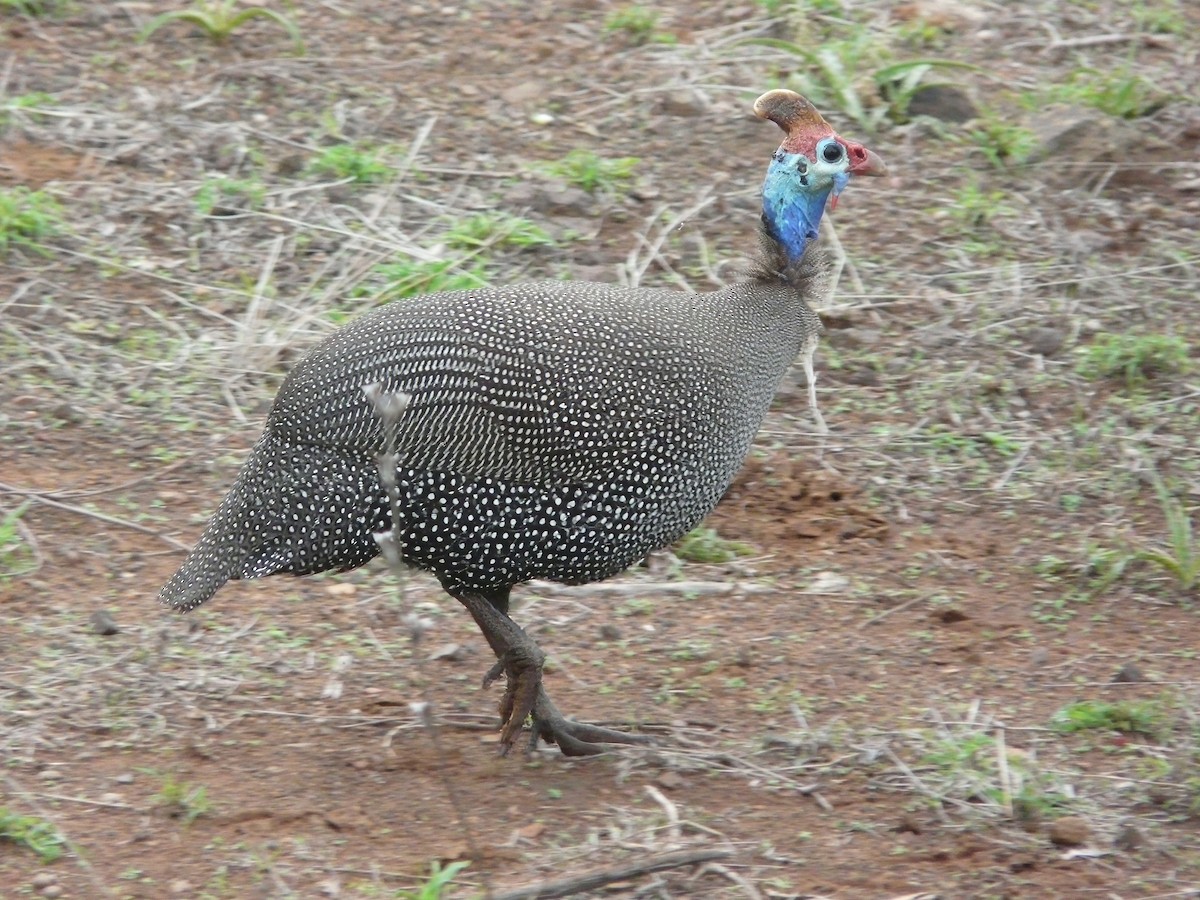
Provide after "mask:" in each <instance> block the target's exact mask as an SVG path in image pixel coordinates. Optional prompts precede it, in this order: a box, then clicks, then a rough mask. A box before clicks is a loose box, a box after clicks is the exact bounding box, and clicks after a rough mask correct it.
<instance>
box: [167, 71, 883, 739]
mask: <svg viewBox="0 0 1200 900" xmlns="http://www.w3.org/2000/svg"><path fill="white" fill-rule="evenodd" d="M754 111H755V113H756V114H757V115H758V116H759V117H761V118H765V119H771V120H772V121H774V122H776V123H777V124H778V125H779V126H780V127H781V128H782V129H783V130H784V131H785V132H786V134H787V137H786V139H785V140H784V142H783V144H782V145H781V146H780V148H779V149H778V150H777V151H776V152H775V154H774V156H773V157H772V160H771V163H770V166H769V168H768V171H767V176H766V182H765V184H764V187H763V214H762V229H761V231H762V238H761V240H762V244H763V253H762V258H761V260H760V262H759V265H758V268H757V270H756V271H755V272H754V273H753V275H752V276H750V277H748V278H747V279H746V280H742V281H739V282H737V283H735V284H732V285H730V286H728V287H726V288H724V289H722V290H719V291H714V292H712V293H706V294H689V293H684V292H677V291H667V290H651V289H644V288H643V289H632V288H624V287H618V286H614V285H608V284H586V283H579V282H538V283H532V284H517V285H509V286H505V287H489V288H482V289H479V290H472V291H455V292H447V293H437V294H430V295H427V296H423V297H418V298H414V299H411V300H404V301H396V302H393V303H391V304H389V305H386V306H383V307H380V308H379V309H376V310H373V311H372V312H369V313H367V314H366V315H364V316H362V317H361V318H359V319H358V320H356V321H354V322H352V323H351V324H349V325H347V326H345V327H344V328H342V329H341V330H340V331H338V332H336V333H335V334H333V335H332V336H330V337H329V338H328V339H326V340H325V341H324V342H322V343H321V344H319V345H318V346H317V347H316V348H315V349H314V350H313V351H312V352H311V353H309V355H308V356H307V357H306V358H305V359H303V360H302V361H301V362H300V363H299V364H298V365H297V366H296V367H295V368H294V370H293V371H292V372H291V374H290V375H289V376H288V378H287V380H286V381H285V382H284V383H283V386H282V387H281V388H280V390H279V394H278V396H277V397H276V398H275V404H274V406H273V408H272V410H271V413H270V416H269V418H268V420H267V425H266V429H265V431H264V432H263V435H262V437H261V438H260V439H259V441H258V443H257V445H255V447H254V449H253V450H252V451H251V453H250V456H249V458H248V459H247V460H246V462H245V464H244V465H243V467H242V470H241V472H240V474H239V475H238V478H237V481H236V482H235V483H234V485H233V488H232V489H231V490H230V492H229V495H228V496H227V497H226V498H225V500H224V501H223V502H222V503H221V505H220V507H219V508H218V509H217V511H216V513H215V514H214V516H213V518H212V520H211V521H210V522H209V524H208V527H207V528H206V529H205V531H204V533H203V535H202V536H201V538H200V541H199V543H198V544H197V545H196V547H195V549H193V550H192V552H191V553H190V554H189V555H188V557H187V559H186V560H185V561H184V563H183V565H182V567H181V568H180V569H179V571H178V572H176V573H175V575H174V576H173V577H172V578H171V580H170V581H168V582H167V584H166V586H165V587H164V588H163V589H162V593H161V599H162V601H163V602H164V603H165V604H167V605H168V606H171V607H174V608H176V609H180V610H189V609H193V608H195V607H196V606H199V605H200V604H201V603H203V602H204V601H205V600H207V599H209V598H210V597H211V596H212V595H213V594H214V593H216V591H217V590H218V589H219V588H220V587H221V586H222V585H223V584H224V583H225V582H226V581H227V580H229V579H236V578H255V577H258V576H262V575H271V574H274V573H277V572H288V573H291V574H295V575H304V574H311V573H315V572H322V571H326V570H331V569H337V570H346V569H351V568H354V567H356V566H360V565H362V564H364V563H366V562H367V561H368V560H370V559H371V558H372V557H374V556H375V555H376V554H377V553H378V552H379V546H378V543H377V541H376V538H375V535H376V533H379V532H383V531H386V530H388V529H389V528H390V527H391V526H392V524H393V523H392V510H391V509H390V507H389V503H388V500H387V497H386V494H385V491H384V488H383V486H382V483H381V479H380V475H379V472H378V470H377V468H376V456H377V454H379V453H380V451H381V449H382V447H383V440H384V436H383V428H382V426H381V420H380V419H379V418H378V417H377V415H376V412H375V410H374V409H373V407H372V404H371V402H370V401H369V400H368V398H367V397H366V396H365V395H364V387H367V386H369V385H376V386H378V389H379V390H382V391H384V392H402V393H403V394H404V395H407V399H408V406H407V408H405V409H404V411H403V412H402V414H401V415H400V417H399V419H398V421H397V423H396V425H397V427H396V428H395V429H394V431H395V444H394V449H395V450H396V451H397V457H396V459H397V465H396V475H397V485H398V491H399V502H398V504H397V509H396V524H397V525H398V528H397V530H396V532H395V534H396V535H397V536H398V538H399V547H400V550H401V552H402V555H403V558H404V560H405V562H407V563H409V564H411V565H413V566H417V567H419V568H422V569H426V570H428V571H430V572H432V573H433V574H434V575H435V576H437V578H438V579H439V580H440V581H441V583H442V586H443V587H444V588H445V589H446V591H447V592H448V593H449V594H450V595H451V596H453V597H455V598H456V599H458V600H459V601H460V602H461V603H463V605H465V606H466V607H467V609H468V610H469V611H470V612H471V614H472V615H473V616H474V618H475V621H476V622H477V623H478V625H479V627H480V629H481V630H482V632H483V634H484V636H485V637H486V638H487V641H488V643H489V644H490V646H491V648H492V650H493V651H494V652H495V654H496V656H497V658H498V660H499V661H498V663H497V664H496V666H495V668H494V669H493V670H492V672H491V673H489V676H488V680H489V681H490V680H491V679H494V678H496V677H498V675H499V674H501V673H503V674H504V675H505V676H506V677H507V689H506V693H505V695H504V699H503V700H502V702H501V715H502V717H503V722H502V731H501V745H502V747H503V748H504V749H507V748H509V747H510V746H511V745H512V743H513V741H514V740H515V739H516V736H517V735H518V733H519V732H520V730H521V728H522V726H523V723H524V722H525V720H526V718H527V717H528V716H530V715H532V717H533V727H534V740H536V739H537V737H542V738H544V739H546V740H548V741H553V742H556V743H557V744H558V745H559V747H560V748H561V749H562V751H563V752H564V753H567V754H573V755H575V754H585V753H593V752H597V751H598V750H599V749H601V745H602V744H604V743H623V742H624V743H628V742H633V741H636V740H638V738H637V737H636V736H633V735H627V734H624V733H622V732H617V731H612V730H609V729H604V728H596V727H592V726H588V725H583V724H580V723H578V722H574V721H570V720H568V719H566V718H564V717H563V716H562V715H561V714H560V713H559V712H558V710H557V709H556V708H555V707H554V705H553V704H552V703H551V702H550V700H549V698H548V697H547V696H546V693H545V691H544V690H543V688H542V683H541V668H542V660H543V655H542V653H541V651H540V650H539V649H538V647H537V645H536V644H535V643H534V642H533V641H532V640H531V639H530V638H529V637H528V636H527V635H526V634H525V632H524V631H523V630H522V629H521V628H520V627H519V626H517V625H516V623H514V622H513V621H512V619H510V618H509V616H508V599H509V591H510V590H511V589H512V587H513V586H514V585H516V584H520V583H522V582H525V581H528V580H530V579H533V578H544V579H550V580H554V581H559V582H565V583H568V584H580V583H584V582H590V581H595V580H597V579H601V578H606V577H608V576H610V575H614V574H616V573H617V572H620V571H621V570H623V569H625V568H626V567H627V566H629V565H631V564H632V563H634V562H636V561H637V560H638V559H640V558H642V557H643V556H645V555H646V554H647V553H648V552H650V551H651V550H654V549H657V548H659V547H663V546H665V545H667V544H669V543H671V542H672V541H674V540H677V539H678V538H680V537H682V536H683V535H684V534H686V533H687V532H688V531H689V530H690V529H692V528H693V527H694V526H695V525H696V524H697V523H699V522H700V521H701V520H702V519H703V518H704V517H705V516H706V515H707V514H708V513H709V512H710V511H711V510H712V509H713V507H714V506H715V505H716V504H717V501H718V500H720V498H721V495H722V494H723V493H724V492H725V490H726V489H727V488H728V487H729V485H730V483H731V482H732V480H733V478H734V476H735V475H736V473H737V471H738V469H739V468H740V466H741V464H742V461H743V459H744V458H745V456H746V454H747V452H748V451H749V449H750V444H751V441H752V440H753V438H754V435H755V432H756V431H757V430H758V428H759V425H760V423H761V422H762V419H763V417H764V415H765V414H766V412H767V408H768V406H769V405H770V403H771V399H772V397H773V396H774V394H775V390H776V388H777V387H778V385H779V383H780V381H781V379H782V378H783V377H784V375H785V374H786V373H787V371H788V368H789V366H791V364H792V363H793V361H794V360H795V359H796V357H797V355H798V354H802V353H805V354H808V355H809V356H810V357H811V353H812V350H813V348H814V347H815V344H816V340H817V337H818V334H819V332H820V322H819V320H818V318H817V316H816V314H815V313H814V312H813V311H812V309H811V308H810V306H809V304H808V302H807V300H808V299H809V298H810V297H812V296H813V294H814V292H819V291H820V290H822V289H823V283H824V281H825V269H826V265H825V263H824V261H823V260H821V259H820V258H819V257H818V256H817V255H816V254H806V249H807V248H808V246H809V244H810V242H811V241H813V240H814V239H815V238H816V236H817V228H818V225H819V224H820V219H821V215H822V214H823V212H824V210H825V206H826V203H827V202H829V201H830V199H831V198H832V199H833V201H834V202H836V198H837V195H838V194H839V193H840V192H841V190H842V189H843V188H844V187H845V186H846V184H847V182H848V181H849V179H850V176H851V175H878V174H881V173H882V172H883V171H884V167H883V164H882V163H881V162H880V160H879V159H878V157H876V156H875V155H874V154H873V153H871V152H870V151H868V150H866V149H865V148H864V147H862V146H861V145H860V144H856V143H853V142H851V141H847V140H844V139H842V138H841V137H839V136H838V135H837V134H835V133H834V131H833V129H832V128H830V126H829V125H828V124H826V122H825V120H824V119H823V118H822V117H821V115H820V113H819V112H817V110H816V109H815V108H814V107H813V106H812V104H810V103H809V102H808V101H807V100H805V99H804V98H803V97H800V96H799V95H798V94H794V93H792V92H790V91H780V90H777V91H771V92H769V93H767V94H764V95H763V96H762V97H760V98H759V99H758V100H757V101H756V102H755V104H754ZM485 683H486V682H485Z"/></svg>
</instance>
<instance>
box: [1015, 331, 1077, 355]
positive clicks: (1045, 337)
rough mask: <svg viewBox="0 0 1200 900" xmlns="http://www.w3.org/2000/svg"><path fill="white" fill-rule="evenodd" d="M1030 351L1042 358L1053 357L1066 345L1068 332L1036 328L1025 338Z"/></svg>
mask: <svg viewBox="0 0 1200 900" xmlns="http://www.w3.org/2000/svg"><path fill="white" fill-rule="evenodd" d="M1025 339H1026V341H1028V343H1029V349H1030V350H1031V351H1032V352H1034V353H1037V354H1039V355H1041V356H1053V355H1054V354H1055V353H1057V352H1058V351H1059V350H1061V349H1062V347H1063V344H1064V343H1066V340H1067V335H1066V332H1065V331H1063V330H1062V329H1061V328H1045V327H1043V328H1034V329H1031V330H1030V332H1029V333H1028V334H1027V335H1026V336H1025Z"/></svg>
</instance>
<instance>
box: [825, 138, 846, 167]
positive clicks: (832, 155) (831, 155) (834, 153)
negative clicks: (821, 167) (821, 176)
mask: <svg viewBox="0 0 1200 900" xmlns="http://www.w3.org/2000/svg"><path fill="white" fill-rule="evenodd" d="M844 153H845V151H844V150H843V149H842V145H841V144H839V143H838V142H837V141H830V142H829V143H827V144H826V145H825V146H824V147H822V148H821V159H823V160H825V162H827V163H835V162H841V161H842V156H843V155H844Z"/></svg>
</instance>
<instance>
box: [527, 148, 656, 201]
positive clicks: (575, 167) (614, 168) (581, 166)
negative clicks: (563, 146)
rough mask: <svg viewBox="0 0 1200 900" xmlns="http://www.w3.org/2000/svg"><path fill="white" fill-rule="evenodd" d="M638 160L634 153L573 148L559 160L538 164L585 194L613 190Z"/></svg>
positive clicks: (615, 191) (606, 192) (621, 182)
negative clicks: (608, 155)
mask: <svg viewBox="0 0 1200 900" xmlns="http://www.w3.org/2000/svg"><path fill="white" fill-rule="evenodd" d="M639 162H641V160H639V159H638V158H637V157H636V156H622V157H619V158H617V159H605V158H604V157H602V156H599V155H597V154H596V153H595V152H594V151H592V150H583V149H575V150H572V151H571V152H570V153H568V154H567V155H566V156H564V157H563V158H562V159H560V160H557V161H555V162H549V163H543V164H542V165H541V166H540V168H541V169H542V170H543V171H545V172H548V173H549V174H551V175H553V176H555V177H556V178H561V179H562V180H563V181H565V182H567V183H568V184H572V185H574V186H575V187H579V188H583V190H585V191H587V192H588V193H589V194H595V193H603V194H615V193H617V192H618V191H619V190H620V189H622V188H623V187H624V186H625V185H626V184H627V183H628V182H629V180H630V179H631V178H632V177H633V171H634V169H635V168H636V166H637V164H638V163H639Z"/></svg>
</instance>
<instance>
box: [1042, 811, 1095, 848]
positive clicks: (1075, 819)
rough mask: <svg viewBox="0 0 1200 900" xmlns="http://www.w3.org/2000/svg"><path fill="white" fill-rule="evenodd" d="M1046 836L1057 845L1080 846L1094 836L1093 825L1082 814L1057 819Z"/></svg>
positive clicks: (1051, 824) (1047, 830)
mask: <svg viewBox="0 0 1200 900" xmlns="http://www.w3.org/2000/svg"><path fill="white" fill-rule="evenodd" d="M1046 836H1047V837H1048V838H1050V843H1052V844H1054V846H1056V847H1080V846H1082V845H1083V844H1086V843H1087V842H1088V840H1089V839H1090V838H1091V836H1092V826H1091V825H1089V824H1088V823H1087V820H1086V819H1084V818H1082V817H1080V816H1063V817H1061V818H1058V819H1055V820H1054V821H1053V822H1051V823H1050V826H1049V827H1048V828H1047V829H1046Z"/></svg>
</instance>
